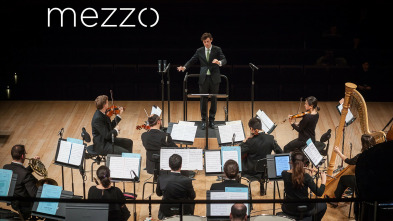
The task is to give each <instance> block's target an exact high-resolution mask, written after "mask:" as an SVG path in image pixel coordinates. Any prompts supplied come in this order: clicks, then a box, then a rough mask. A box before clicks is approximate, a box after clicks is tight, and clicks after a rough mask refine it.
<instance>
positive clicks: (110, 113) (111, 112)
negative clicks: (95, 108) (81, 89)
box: [105, 105, 126, 117]
mask: <svg viewBox="0 0 393 221" xmlns="http://www.w3.org/2000/svg"><path fill="white" fill-rule="evenodd" d="M123 110H126V108H125V107H123ZM105 114H106V116H108V117H112V116H113V115H114V114H115V115H116V114H120V107H118V106H115V105H112V106H110V107H108V109H106V111H105Z"/></svg>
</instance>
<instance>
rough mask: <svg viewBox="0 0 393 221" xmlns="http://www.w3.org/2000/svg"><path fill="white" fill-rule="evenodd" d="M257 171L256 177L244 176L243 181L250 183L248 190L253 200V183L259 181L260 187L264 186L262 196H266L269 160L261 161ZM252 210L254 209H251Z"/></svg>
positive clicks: (256, 168)
mask: <svg viewBox="0 0 393 221" xmlns="http://www.w3.org/2000/svg"><path fill="white" fill-rule="evenodd" d="M255 171H256V172H257V174H255V175H248V174H244V175H242V179H245V180H246V181H247V183H248V190H249V191H250V199H252V198H251V197H252V191H251V183H252V182H254V181H258V182H259V183H260V185H264V192H263V193H260V195H261V196H264V195H266V188H267V159H266V158H263V159H259V160H258V161H257V163H256V164H255ZM251 208H252V207H251Z"/></svg>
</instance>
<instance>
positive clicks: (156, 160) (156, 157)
mask: <svg viewBox="0 0 393 221" xmlns="http://www.w3.org/2000/svg"><path fill="white" fill-rule="evenodd" d="M152 157H153V162H154V172H153V176H152V177H153V181H145V182H144V183H143V189H142V199H145V185H146V184H148V183H151V184H153V193H154V184H157V179H158V174H159V173H160V155H159V154H153V155H152ZM150 178H151V177H150ZM150 178H149V179H150ZM149 179H148V180H149Z"/></svg>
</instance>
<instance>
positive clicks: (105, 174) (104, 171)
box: [94, 165, 111, 188]
mask: <svg viewBox="0 0 393 221" xmlns="http://www.w3.org/2000/svg"><path fill="white" fill-rule="evenodd" d="M110 177H111V172H110V170H109V168H108V167H107V166H104V165H102V166H100V167H99V168H98V169H97V178H98V179H99V180H100V182H101V184H102V186H103V187H105V188H108V187H109V186H110V185H111V179H110ZM94 179H95V178H94ZM95 182H96V184H97V185H98V182H97V179H95Z"/></svg>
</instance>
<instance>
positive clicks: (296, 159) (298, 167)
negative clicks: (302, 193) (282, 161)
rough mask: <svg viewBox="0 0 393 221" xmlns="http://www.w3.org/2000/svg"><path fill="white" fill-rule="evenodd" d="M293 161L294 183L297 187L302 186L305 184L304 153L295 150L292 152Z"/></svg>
mask: <svg viewBox="0 0 393 221" xmlns="http://www.w3.org/2000/svg"><path fill="white" fill-rule="evenodd" d="M291 161H292V184H293V185H294V186H295V188H299V189H300V188H302V187H303V186H304V184H303V179H304V161H305V157H304V154H303V153H302V152H300V151H297V150H295V151H293V152H292V154H291Z"/></svg>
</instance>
